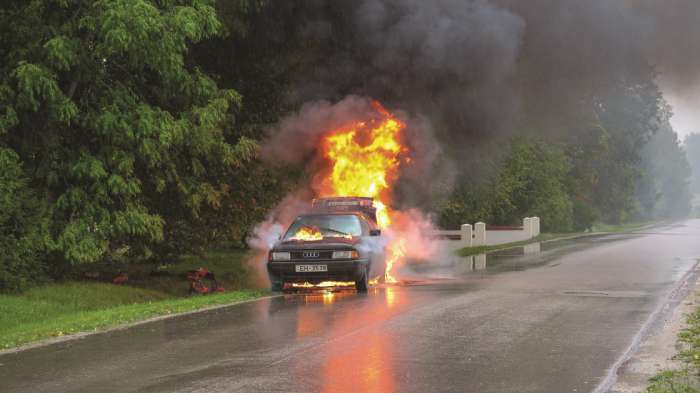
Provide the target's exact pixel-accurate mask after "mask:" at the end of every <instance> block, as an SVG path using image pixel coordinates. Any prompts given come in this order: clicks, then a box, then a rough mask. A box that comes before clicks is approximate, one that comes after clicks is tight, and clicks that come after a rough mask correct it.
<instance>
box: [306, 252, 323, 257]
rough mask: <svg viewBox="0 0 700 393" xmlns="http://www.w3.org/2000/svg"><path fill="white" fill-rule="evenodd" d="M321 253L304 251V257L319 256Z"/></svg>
mask: <svg viewBox="0 0 700 393" xmlns="http://www.w3.org/2000/svg"><path fill="white" fill-rule="evenodd" d="M319 255H320V254H319V252H318V251H304V258H318V257H319Z"/></svg>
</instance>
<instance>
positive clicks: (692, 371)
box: [646, 308, 700, 393]
mask: <svg viewBox="0 0 700 393" xmlns="http://www.w3.org/2000/svg"><path fill="white" fill-rule="evenodd" d="M678 342H679V345H680V347H681V348H682V350H681V352H680V353H679V354H678V355H677V357H678V359H679V360H680V361H681V362H682V363H683V367H681V368H680V369H679V370H668V371H663V372H660V373H659V374H657V375H655V376H654V377H653V378H651V379H650V380H649V387H648V388H647V390H646V393H698V392H700V308H698V309H696V310H695V311H694V312H693V313H692V314H690V315H689V316H688V328H687V329H685V330H684V331H683V332H681V334H680V335H679V337H678Z"/></svg>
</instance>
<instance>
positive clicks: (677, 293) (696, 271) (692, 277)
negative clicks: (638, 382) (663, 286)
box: [592, 258, 700, 393]
mask: <svg viewBox="0 0 700 393" xmlns="http://www.w3.org/2000/svg"><path fill="white" fill-rule="evenodd" d="M693 259H694V260H695V264H694V265H693V266H692V267H691V268H690V269H688V271H687V272H686V273H685V274H684V275H683V277H681V278H680V279H679V280H678V282H677V284H676V285H675V286H674V287H673V288H672V289H671V290H670V291H669V293H668V295H667V296H666V298H665V299H663V301H661V302H659V305H658V306H657V308H656V309H655V310H654V311H653V312H652V313H651V315H649V318H647V320H646V321H645V322H644V324H643V325H642V327H641V329H640V330H639V332H637V334H636V335H635V336H634V337H633V339H632V343H631V344H630V345H629V347H628V348H627V350H626V351H625V352H624V353H623V354H622V356H620V357H619V358H618V359H617V361H615V363H613V365H612V366H611V367H610V368H609V369H608V371H607V374H606V375H605V377H603V379H602V380H601V381H600V383H599V384H598V386H597V387H596V389H595V390H593V391H592V393H606V392H608V391H609V390H610V389H612V388H613V386H615V383H616V382H617V376H618V372H619V370H620V368H621V367H623V366H624V365H625V363H627V361H629V360H630V359H631V358H632V357H633V356H634V354H635V353H636V352H637V351H638V350H639V347H640V345H641V344H642V342H643V341H644V339H645V338H647V337H649V335H650V334H652V333H653V332H654V331H655V329H656V328H658V327H659V323H660V321H662V319H663V317H664V316H666V315H667V314H669V313H672V312H673V310H674V309H675V308H676V307H677V306H678V305H679V304H680V303H681V302H682V301H683V300H685V299H686V297H687V296H688V295H690V293H691V289H692V284H694V283H695V282H696V281H697V280H698V278H699V277H700V259H699V258H693Z"/></svg>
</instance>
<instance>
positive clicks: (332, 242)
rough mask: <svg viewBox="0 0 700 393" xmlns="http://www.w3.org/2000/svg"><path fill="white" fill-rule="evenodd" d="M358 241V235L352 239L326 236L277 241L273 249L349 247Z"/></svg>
mask: <svg viewBox="0 0 700 393" xmlns="http://www.w3.org/2000/svg"><path fill="white" fill-rule="evenodd" d="M359 242H360V238H359V237H353V238H352V239H348V238H344V237H326V238H323V240H316V241H300V240H291V241H290V240H288V241H281V242H279V243H277V244H276V245H275V246H274V247H273V250H285V251H286V250H292V251H293V250H328V249H338V248H341V249H342V248H349V247H352V246H354V245H356V244H357V243H359Z"/></svg>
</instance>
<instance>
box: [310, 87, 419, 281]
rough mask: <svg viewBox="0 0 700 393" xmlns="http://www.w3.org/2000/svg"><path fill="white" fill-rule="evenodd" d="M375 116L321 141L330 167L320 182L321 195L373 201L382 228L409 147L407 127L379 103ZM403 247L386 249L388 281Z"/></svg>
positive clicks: (387, 220) (386, 222)
mask: <svg viewBox="0 0 700 393" xmlns="http://www.w3.org/2000/svg"><path fill="white" fill-rule="evenodd" d="M373 107H374V109H375V110H376V113H377V115H378V116H377V117H376V118H373V119H370V120H367V121H361V122H356V123H354V124H352V125H350V126H348V127H343V128H340V129H338V130H334V131H332V132H330V133H329V134H328V135H326V136H325V138H324V139H323V141H322V146H321V149H322V152H323V156H324V158H326V159H327V160H328V161H329V162H330V163H331V164H332V165H331V170H330V173H329V174H328V176H327V177H326V178H324V180H323V181H322V182H321V184H320V187H319V189H320V190H319V193H320V194H321V195H320V196H322V197H326V196H338V195H342V196H358V197H372V198H374V200H375V202H374V207H375V208H376V209H377V223H378V225H379V227H380V228H381V229H385V228H389V227H390V225H391V223H392V218H391V213H392V212H391V211H390V209H389V206H390V205H391V198H392V194H391V191H392V187H393V186H394V184H395V183H396V180H397V179H398V171H399V167H400V165H401V163H402V162H408V161H407V160H408V157H406V153H407V152H408V148H407V147H406V146H405V145H404V144H403V135H404V130H405V128H406V125H405V124H404V123H403V122H401V121H400V120H398V119H396V118H395V117H394V116H393V115H392V114H391V113H389V112H388V111H387V110H386V109H384V108H383V107H382V106H381V104H379V103H378V102H376V101H375V102H373ZM402 250H403V247H402V246H398V247H397V245H396V244H392V245H390V246H389V250H388V252H389V255H388V256H387V269H386V272H385V278H386V281H387V282H396V279H395V278H394V277H393V276H392V275H391V269H392V267H393V266H394V263H395V262H396V261H397V260H398V259H399V258H400V257H401V256H403V255H404V252H403V251H402Z"/></svg>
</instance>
